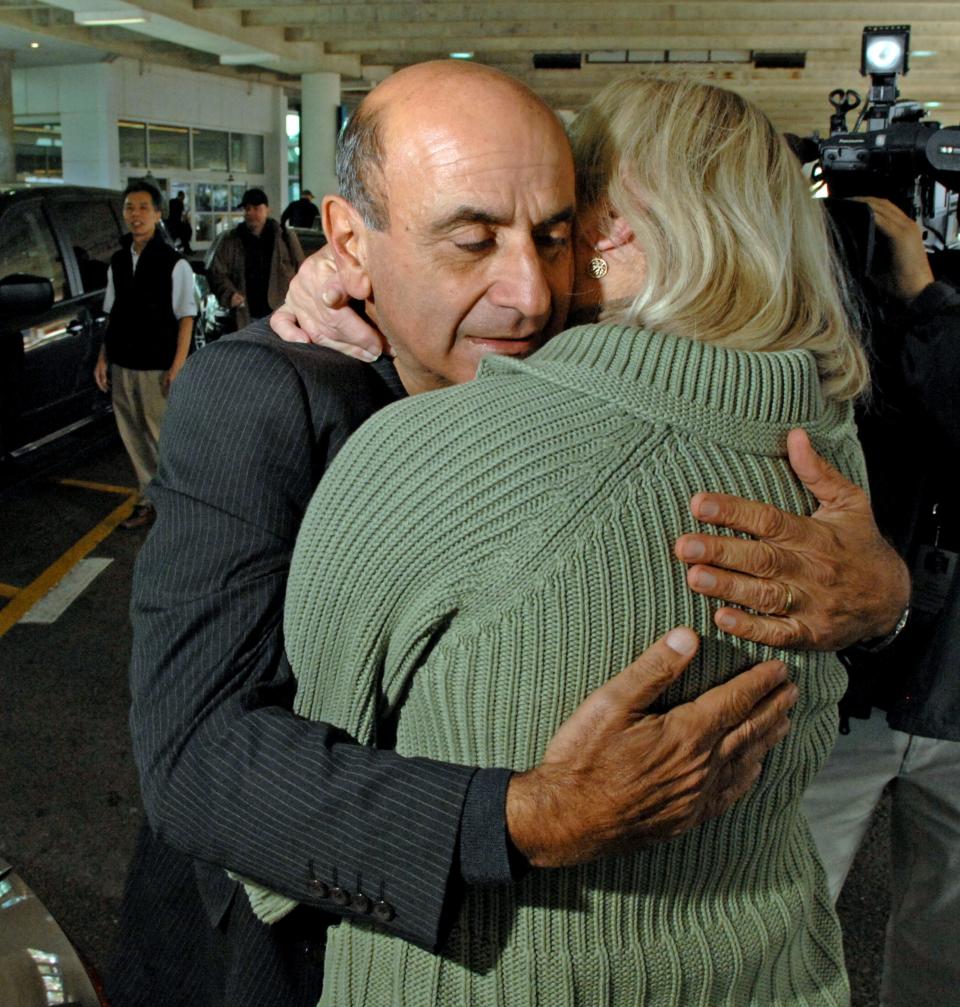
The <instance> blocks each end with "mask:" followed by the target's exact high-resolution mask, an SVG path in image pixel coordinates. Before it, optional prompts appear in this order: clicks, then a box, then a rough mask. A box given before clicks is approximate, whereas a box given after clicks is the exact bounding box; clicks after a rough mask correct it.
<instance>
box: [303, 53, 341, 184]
mask: <svg viewBox="0 0 960 1007" xmlns="http://www.w3.org/2000/svg"><path fill="white" fill-rule="evenodd" d="M300 82H301V97H302V101H303V108H302V110H301V115H300V176H301V180H302V183H301V187H302V188H303V189H309V190H310V191H311V192H312V193H313V194H314V196H315V197H316V202H317V203H318V204H319V203H320V200H321V199H322V198H323V196H324V195H325V194H326V193H328V192H336V191H337V173H336V149H337V110H338V109H339V107H340V74H338V73H305V74H304V75H303V77H302V78H301V79H300Z"/></svg>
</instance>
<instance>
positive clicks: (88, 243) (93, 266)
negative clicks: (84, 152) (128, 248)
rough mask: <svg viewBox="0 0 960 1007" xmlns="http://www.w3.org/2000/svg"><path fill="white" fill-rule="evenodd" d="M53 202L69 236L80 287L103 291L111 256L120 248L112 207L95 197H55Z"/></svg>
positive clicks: (117, 228)
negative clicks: (78, 268) (78, 270)
mask: <svg viewBox="0 0 960 1007" xmlns="http://www.w3.org/2000/svg"><path fill="white" fill-rule="evenodd" d="M54 205H55V206H56V209H57V217H58V219H59V220H60V221H61V223H62V224H63V226H64V227H65V228H66V230H67V233H68V234H69V236H70V244H71V245H72V246H73V253H74V255H76V257H77V265H78V266H79V267H80V279H81V281H82V282H83V289H84V290H85V291H91V290H102V289H103V288H104V287H106V285H107V267H108V266H109V265H110V257H111V256H112V255H113V253H114V252H115V251H116V250H117V249H118V248H119V247H120V228H119V225H118V224H117V218H116V217H115V216H114V215H113V210H112V208H111V207H110V205H109V204H108V203H105V202H103V201H102V200H95V199H82V200H81V199H76V200H74V199H58V200H57V201H56V203H55V204H54Z"/></svg>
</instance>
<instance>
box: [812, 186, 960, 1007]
mask: <svg viewBox="0 0 960 1007" xmlns="http://www.w3.org/2000/svg"><path fill="white" fill-rule="evenodd" d="M862 202H864V203H866V204H868V205H869V206H870V208H871V209H872V211H873V215H874V221H875V224H876V227H877V229H878V230H879V232H880V233H881V234H882V235H883V236H885V237H886V239H887V242H886V245H887V250H888V252H889V257H888V262H887V264H886V266H885V268H884V269H883V271H882V272H881V273H880V274H879V275H877V276H876V278H875V282H876V284H877V287H878V291H877V292H878V294H879V297H880V301H881V306H880V309H879V313H878V318H877V319H876V321H875V323H874V325H873V331H872V344H873V345H872V365H873V377H874V395H873V399H872V401H871V402H870V403H868V404H866V405H865V406H864V409H863V412H862V415H861V416H860V417H859V424H860V433H861V440H862V442H863V447H864V452H865V455H866V460H867V470H868V474H869V478H870V488H871V495H872V501H873V506H874V509H875V512H876V516H877V522H878V524H879V525H880V528H881V530H883V531H884V533H885V534H886V535H887V536H888V537H889V538H890V539H891V540H892V541H893V543H894V545H895V546H896V547H897V549H898V551H899V552H900V553H901V555H902V556H904V557H905V559H906V560H907V562H908V563H909V564H910V567H911V572H912V576H913V596H912V600H911V609H910V615H909V619H908V620H907V622H906V625H905V626H903V625H902V626H901V628H902V632H901V633H900V634H899V635H898V636H897V638H896V640H895V641H894V642H892V643H890V644H889V646H885V647H883V646H877V647H875V648H874V649H873V651H871V649H870V648H869V647H860V648H855V649H854V650H853V651H849V652H847V655H846V657H847V662H848V667H849V669H850V687H849V690H848V692H847V695H846V696H845V697H844V700H843V701H842V703H841V736H840V738H839V740H838V742H837V746H836V748H835V749H834V752H833V754H832V755H831V756H830V758H829V760H828V761H827V763H826V764H825V766H824V767H823V769H822V771H821V773H820V774H819V776H818V777H817V779H816V780H815V781H814V783H813V785H812V787H811V788H810V790H809V791H808V793H807V804H806V811H807V814H808V817H809V819H810V823H811V828H812V830H813V833H814V837H815V839H816V842H817V846H818V848H819V850H820V854H821V856H822V859H823V862H824V865H825V867H826V870H827V874H828V877H829V881H830V889H831V894H832V895H833V897H834V899H836V897H837V896H838V895H839V893H840V889H841V888H842V886H843V882H844V880H845V878H846V875H847V872H848V870H849V868H850V865H851V863H852V861H853V859H854V855H855V854H856V851H857V847H858V846H859V845H860V842H861V840H862V839H863V836H864V834H865V832H866V830H867V826H868V823H869V820H870V817H871V814H872V812H873V810H874V808H875V807H876V805H877V803H878V802H879V800H880V797H881V795H882V793H883V790H884V788H885V787H886V786H887V785H888V784H890V785H891V794H892V801H893V803H892V822H891V852H892V889H893V892H892V894H893V898H892V907H891V916H890V921H889V925H888V928H887V943H886V948H885V952H884V967H883V979H882V987H881V1004H883V1005H886V1007H893V1005H896V1007H907V1005H910V1007H924V1005H936V1007H943V1005H945V1004H948V1003H954V1002H956V996H957V990H958V989H960V953H958V949H960V580H958V576H957V566H958V562H957V556H958V552H960V491H958V489H957V479H956V476H955V474H954V469H953V464H952V463H951V459H956V458H957V457H958V452H960V294H958V292H957V290H956V289H955V288H954V287H953V286H951V285H950V284H948V283H943V282H937V281H935V280H934V274H933V271H932V270H931V265H930V261H929V260H928V258H927V254H926V251H925V249H924V247H923V241H922V237H921V233H920V230H919V228H918V226H917V224H916V223H915V222H914V221H912V220H911V219H910V218H909V217H907V216H906V215H905V214H904V213H903V212H902V211H901V210H899V209H898V208H897V207H896V206H894V205H893V204H892V203H890V202H888V201H886V200H883V199H876V198H872V197H864V198H863V199H862ZM885 642H886V641H881V644H882V643H885Z"/></svg>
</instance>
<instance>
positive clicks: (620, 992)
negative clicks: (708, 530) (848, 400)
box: [285, 326, 862, 1007]
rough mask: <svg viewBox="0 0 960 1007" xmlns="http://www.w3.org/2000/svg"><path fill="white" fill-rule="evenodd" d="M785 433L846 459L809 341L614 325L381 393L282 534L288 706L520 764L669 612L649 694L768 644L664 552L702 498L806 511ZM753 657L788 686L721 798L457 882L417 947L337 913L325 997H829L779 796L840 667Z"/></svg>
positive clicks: (812, 752)
mask: <svg viewBox="0 0 960 1007" xmlns="http://www.w3.org/2000/svg"><path fill="white" fill-rule="evenodd" d="M795 425H804V426H806V427H807V428H808V429H809V430H810V431H811V434H812V436H813V438H814V442H815V444H816V445H817V447H818V448H819V449H820V450H822V451H824V452H825V453H826V455H827V456H828V457H829V458H830V459H831V460H832V461H833V462H834V463H835V464H838V465H839V466H840V467H841V468H842V469H843V470H844V471H845V472H846V473H847V474H848V475H851V476H854V477H859V476H860V475H861V474H862V472H861V468H860V459H859V453H858V449H857V446H856V441H855V438H854V433H853V425H852V419H851V415H850V410H849V409H848V408H847V407H843V406H838V405H836V404H832V403H829V402H825V401H824V400H823V398H822V396H821V393H820V389H819V383H818V380H817V376H816V370H815V366H814V363H813V360H812V358H811V357H810V356H809V355H807V354H805V353H802V352H791V353H782V354H763V353H739V352H734V351H729V350H723V349H721V348H717V347H709V346H704V345H703V344H697V343H692V342H685V341H681V340H675V339H670V338H668V337H663V336H657V335H653V334H650V333H642V332H638V331H636V330H632V329H624V328H620V327H616V326H597V327H587V328H583V329H578V330H572V331H571V332H568V333H565V334H563V335H562V336H560V337H558V338H557V340H555V341H554V342H553V343H551V344H550V345H549V346H548V347H547V348H546V350H544V351H542V352H541V353H539V354H537V355H536V356H535V357H533V358H532V359H531V360H529V361H527V362H519V361H514V360H504V359H497V360H492V361H490V362H489V364H488V363H485V364H484V367H483V368H482V370H481V375H480V377H479V378H478V380H477V381H475V382H472V383H471V384H470V385H468V386H464V387H461V388H456V389H450V390H447V391H444V392H438V393H432V394H430V395H425V396H418V397H416V398H414V399H412V400H408V401H406V402H403V403H399V404H397V405H395V406H391V407H388V408H387V409H385V410H384V411H382V412H381V413H380V414H378V416H376V417H375V418H374V419H373V420H371V421H370V422H369V423H367V424H365V425H364V427H363V428H362V429H361V430H360V431H359V432H358V433H357V434H356V435H355V437H354V438H353V439H352V440H351V441H350V443H349V444H348V445H347V446H346V448H344V450H343V451H342V452H341V453H340V455H339V456H338V458H337V460H336V462H335V463H334V465H333V466H332V467H331V469H330V470H329V472H328V474H327V476H326V478H325V479H324V481H323V483H322V484H321V486H320V489H319V490H318V492H317V495H316V496H315V497H314V499H313V501H312V503H311V505H310V509H309V511H308V513H307V516H306V518H305V520H304V523H303V526H302V530H301V535H300V539H299V540H298V543H297V547H296V551H295V555H294V561H293V566H292V569H291V576H290V582H289V591H288V598H287V604H286V622H285V632H286V641H287V647H288V651H289V655H290V658H291V661H292V664H293V666H294V670H295V672H296V674H297V676H298V679H299V691H298V698H297V710H298V712H299V713H301V714H302V715H303V716H306V717H311V718H323V719H324V720H327V721H329V722H331V723H334V724H337V725H339V726H340V727H342V728H343V729H344V730H346V731H347V732H349V733H350V734H352V735H353V736H354V737H356V738H357V739H358V740H360V741H362V742H365V743H375V744H379V745H383V746H395V747H396V749H397V751H399V752H400V753H401V754H406V755H414V754H415V755H421V756H427V757H430V758H437V759H443V760H448V761H452V762H462V763H465V764H472V765H480V766H495V765H497V766H505V767H509V768H516V769H523V768H527V767H528V766H530V765H533V764H535V763H536V762H537V761H538V760H539V758H540V757H541V755H542V753H543V750H544V748H545V747H546V745H547V743H548V741H549V739H550V737H551V736H552V734H553V733H554V732H555V731H556V729H557V728H558V727H559V725H560V724H561V723H562V722H563V720H564V719H565V718H566V717H568V716H569V714H570V713H571V712H572V711H573V710H574V709H575V707H576V706H577V705H578V703H579V702H580V701H581V700H582V699H583V698H584V696H586V695H587V694H588V693H589V692H590V691H591V690H593V689H595V688H596V687H597V686H599V685H600V684H602V683H603V682H604V681H605V680H607V679H608V678H609V677H610V676H611V675H613V674H615V673H616V672H617V671H619V670H620V669H621V668H622V667H623V666H624V665H626V664H627V663H628V662H629V661H631V660H632V659H633V658H634V657H635V656H636V655H637V654H638V653H639V652H640V651H642V650H643V649H644V648H645V647H646V646H648V645H649V643H651V642H652V640H653V639H654V638H656V636H658V635H659V634H661V633H662V632H664V631H665V630H666V629H668V628H670V627H671V626H674V625H677V624H681V623H684V624H687V625H691V626H693V627H694V628H696V629H697V630H698V631H700V632H701V634H702V635H703V646H702V648H701V651H700V653H699V654H698V658H697V660H696V661H695V662H694V663H693V665H692V666H691V668H690V669H689V671H688V672H687V673H686V674H685V675H684V676H683V677H682V678H681V680H680V681H679V682H678V683H676V684H675V685H674V686H673V687H671V689H670V690H668V692H667V694H666V696H665V697H664V699H663V701H662V703H663V705H665V706H669V705H672V704H675V703H678V702H682V701H684V700H686V699H689V698H692V697H694V696H696V695H699V694H700V693H701V692H703V691H704V690H705V689H707V688H710V687H711V686H713V685H716V684H717V683H718V682H720V681H724V680H726V679H728V678H730V677H731V676H733V675H734V674H736V673H737V672H738V671H740V670H742V669H743V668H745V667H747V666H749V665H751V664H753V663H755V662H756V661H758V660H763V659H766V658H768V657H770V656H773V652H771V651H769V650H767V649H765V648H761V647H757V646H755V645H751V644H748V643H744V642H743V641H739V640H735V639H733V638H730V637H726V636H724V635H723V634H721V633H719V631H717V630H716V628H715V627H714V625H713V621H712V603H711V602H710V601H709V600H708V599H704V598H701V597H699V596H697V595H693V594H692V593H691V592H690V591H689V590H688V589H687V587H686V584H685V579H684V570H683V568H682V567H681V565H680V564H678V563H677V562H676V561H675V560H674V559H673V557H672V553H671V547H672V543H673V541H674V540H675V538H676V537H677V536H678V535H679V534H682V533H683V532H685V531H692V530H695V529H696V524H695V522H693V520H692V519H691V517H690V514H689V499H690V496H691V495H692V494H693V493H695V492H697V491H698V490H702V489H720V490H725V491H727V492H733V493H739V494H743V495H746V496H750V497H754V498H760V499H766V500H770V501H771V502H774V503H776V504H778V505H779V506H782V507H785V508H786V509H788V510H792V511H795V512H800V513H803V512H809V511H810V510H811V509H812V506H813V502H812V500H811V498H810V497H809V494H807V493H806V491H805V490H804V489H803V488H802V487H801V486H800V485H799V484H798V483H797V482H796V481H795V479H794V478H793V477H792V475H791V474H790V472H789V469H788V466H787V465H786V462H785V460H784V454H785V442H786V434H787V431H788V430H789V429H790V428H791V427H792V426H795ZM777 656H780V657H783V658H785V659H787V660H788V662H789V663H790V666H791V670H792V674H793V676H794V678H795V679H796V681H797V682H798V683H799V685H800V688H801V695H802V700H801V702H800V703H799V704H798V707H797V709H796V712H795V716H794V728H793V731H792V732H791V735H790V736H789V738H788V739H787V740H786V741H785V742H784V743H782V744H781V745H780V746H778V747H777V749H776V750H775V751H774V752H773V753H771V755H770V757H768V759H767V762H766V766H765V771H764V776H763V778H762V780H761V782H760V784H758V786H757V787H756V788H755V790H754V791H753V792H752V793H751V795H750V796H749V797H748V798H747V799H745V800H743V801H741V802H740V803H739V804H737V805H736V807H735V808H734V809H732V810H731V811H730V812H728V813H727V814H726V815H724V816H722V817H721V818H720V819H718V820H716V821H715V822H711V823H708V824H707V825H705V826H703V827H701V828H700V829H697V830H694V831H693V832H691V833H689V834H688V835H686V836H684V837H682V838H680V839H679V840H676V841H674V842H672V843H668V844H662V845H660V846H657V847H653V848H650V849H649V850H643V851H639V852H638V853H636V854H633V855H630V856H625V857H621V858H615V859H611V860H608V861H602V862H599V863H596V864H589V865H584V866H582V867H577V868H569V869H563V870H557V871H532V872H530V874H529V875H527V876H526V877H525V878H524V879H523V880H522V881H520V882H519V883H518V884H517V885H515V886H513V887H511V888H501V889H481V888H477V889H470V890H468V891H467V892H466V894H465V897H464V903H463V907H462V909H461V912H460V914H459V917H458V919H457V921H456V922H455V924H454V926H453V928H452V931H451V934H450V937H449V939H448V941H447V944H446V945H445V947H444V948H443V949H442V952H441V954H439V955H429V954H427V953H425V952H423V951H420V950H419V949H417V948H413V947H411V946H409V945H407V944H405V943H404V942H403V941H400V940H397V939H395V938H393V937H390V936H389V935H386V934H384V933H381V932H379V931H378V930H377V929H376V927H375V925H372V924H364V923H361V922H350V923H345V924H343V925H341V926H340V927H338V928H336V930H335V931H334V932H332V933H331V935H330V938H329V944H328V952H327V968H326V978H325V988H324V995H323V1000H322V1003H323V1004H325V1005H346V1004H358V1005H359V1004H363V1005H364V1007H398V1005H403V1004H409V1005H411V1007H412V1005H417V1007H419V1005H424V1004H431V1005H438V1007H444V1005H450V1007H454V1005H455V1007H462V1005H464V1004H472V1005H476V1007H490V1005H501V1004H502V1005H504V1007H507V1005H509V1007H521V1005H522V1007H526V1005H535V1004H550V1005H551V1007H564V1005H567V1004H570V1005H573V1004H591V1005H592V1004H599V1003H603V1004H609V1005H613V1007H617V1005H624V1007H626V1005H630V1007H635V1005H637V1004H670V1005H673V1004H686V1003H690V1004H706V1003H710V1004H721V1003H723V1004H731V1005H734V1004H735V1005H737V1007H740V1005H743V1004H752V1003H757V1004H761V1003H762V1004H769V1003H778V1004H811V1005H812V1004H817V1005H839V1004H842V1003H843V1002H844V999H845V997H846V983H845V976H844V972H843V965H842V951H841V948H840V939H839V928H838V926H837V922H836V918H835V916H834V915H833V913H832V909H831V907H830V903H829V899H828V897H827V896H826V893H825V889H824V887H823V883H822V881H823V879H822V874H821V873H820V871H819V867H818V865H817V863H816V860H815V857H814V855H813V853H812V848H811V846H810V843H809V837H808V835H807V832H806V828H805V826H804V825H803V822H802V818H801V816H800V812H799V798H800V794H801V793H802V791H803V788H804V786H805V784H806V782H807V781H808V780H809V779H810V778H811V776H812V775H813V773H814V772H815V771H816V768H817V767H818V765H819V764H820V762H821V761H822V759H823V758H824V757H825V756H826V753H827V752H828V751H829V748H830V745H831V744H832V740H833V736H834V733H835V730H836V720H835V712H834V708H835V704H836V702H837V699H838V698H839V696H840V694H841V692H842V690H843V687H844V673H843V670H842V668H841V666H840V665H839V662H837V661H836V659H835V658H834V657H833V656H832V655H819V654H818V655H813V654H805V655H788V654H778V655H777Z"/></svg>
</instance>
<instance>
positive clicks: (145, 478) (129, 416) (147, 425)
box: [110, 364, 167, 498]
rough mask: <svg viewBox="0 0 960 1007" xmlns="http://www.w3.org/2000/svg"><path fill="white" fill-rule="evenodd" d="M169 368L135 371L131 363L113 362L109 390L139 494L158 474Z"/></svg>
mask: <svg viewBox="0 0 960 1007" xmlns="http://www.w3.org/2000/svg"><path fill="white" fill-rule="evenodd" d="M166 373H167V372H166V371H135V370H131V369H130V368H129V367H118V366H117V365H116V364H111V366H110V390H111V392H112V393H113V413H114V416H116V418H117V427H118V428H119V430H120V439H121V440H122V441H123V446H124V447H125V448H126V449H127V454H128V455H129V456H130V461H131V462H132V463H133V470H134V472H135V473H136V475H137V483H138V484H139V487H140V496H141V498H143V496H144V491H145V490H146V488H147V483H149V482H150V480H151V479H152V478H153V477H154V476H155V475H156V474H157V457H158V445H159V442H160V424H161V422H162V420H163V414H164V412H165V410H166V408H167V397H166V395H164V393H163V377H164V375H165V374H166Z"/></svg>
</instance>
